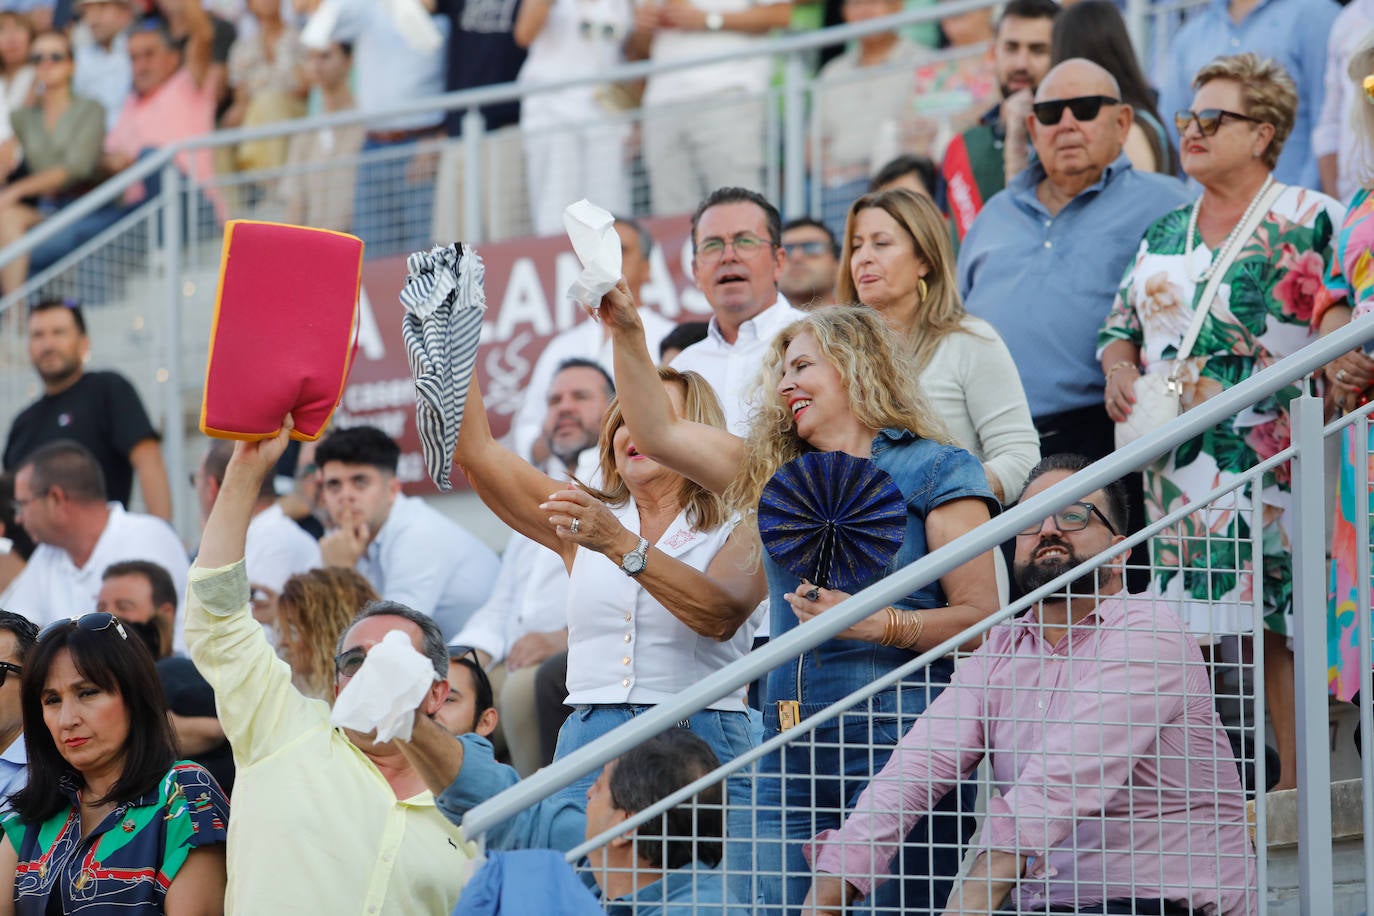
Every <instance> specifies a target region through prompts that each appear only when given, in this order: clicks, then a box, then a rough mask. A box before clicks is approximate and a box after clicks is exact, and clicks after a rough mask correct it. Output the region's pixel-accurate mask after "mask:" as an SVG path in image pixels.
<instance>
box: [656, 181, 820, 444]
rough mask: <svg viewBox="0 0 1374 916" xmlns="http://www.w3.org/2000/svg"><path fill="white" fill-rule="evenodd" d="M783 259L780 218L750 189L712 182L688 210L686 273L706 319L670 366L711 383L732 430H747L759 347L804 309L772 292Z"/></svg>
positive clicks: (740, 432) (775, 289)
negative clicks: (706, 306) (702, 334)
mask: <svg viewBox="0 0 1374 916" xmlns="http://www.w3.org/2000/svg"><path fill="white" fill-rule="evenodd" d="M786 266H787V255H786V253H785V252H784V251H783V248H782V217H781V216H779V215H778V210H777V208H776V207H774V206H773V205H772V204H771V203H769V202H768V199H767V198H765V197H764V196H763V195H762V194H759V193H758V192H757V191H750V190H747V189H745V188H718V189H716V190H715V191H712V192H711V193H710V194H709V195H707V197H706V199H705V200H703V201H702V202H701V204H700V205H699V206H698V207H697V210H696V213H694V214H692V278H693V279H694V280H695V281H696V284H697V289H699V290H701V292H702V294H703V295H704V296H705V297H706V301H707V302H708V303H710V305H711V312H712V318H711V321H710V325H709V327H708V329H707V332H706V339H705V340H703V341H701V343H696V344H693V345H692V346H690V347H688V348H687V349H685V350H683V351H682V352H681V353H679V354H678V355H677V358H676V359H674V360H673V368H674V369H677V370H678V371H679V372H689V371H690V372H696V373H698V374H699V375H701V376H702V377H703V378H705V379H706V381H708V382H710V383H711V387H712V388H714V389H715V390H716V395H717V396H718V397H719V398H720V404H721V407H723V408H724V409H725V422H726V425H727V426H728V427H729V429H730V432H732V433H734V434H735V435H737V436H743V435H746V434H747V433H748V431H749V429H748V427H749V392H750V389H751V387H752V385H753V382H754V375H755V374H756V373H757V372H758V369H759V364H760V362H761V361H762V359H763V354H764V351H766V350H767V349H768V346H769V344H771V343H772V342H773V338H774V337H776V336H777V334H778V332H779V331H781V330H782V329H783V328H785V327H787V326H788V325H789V324H791V323H792V322H793V321H796V320H797V319H799V318H802V317H804V316H805V314H806V313H805V312H802V311H800V310H798V309H796V308H793V307H792V306H791V305H790V304H789V303H788V301H787V299H785V298H784V297H783V295H782V294H781V293H780V292H779V291H778V280H779V278H781V276H782V272H783V268H785V267H786Z"/></svg>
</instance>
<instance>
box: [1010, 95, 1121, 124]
mask: <svg viewBox="0 0 1374 916" xmlns="http://www.w3.org/2000/svg"><path fill="white" fill-rule="evenodd" d="M1120 104H1121V100H1120V99H1114V98H1112V97H1111V96H1109V95H1080V96H1075V97H1074V98H1071V99H1051V100H1049V101H1048V102H1036V103H1035V104H1034V105H1032V106H1031V111H1033V112H1035V120H1037V121H1039V122H1040V123H1041V124H1043V125H1045V126H1046V127H1053V126H1054V125H1056V124H1058V123H1059V120H1060V119H1061V118H1063V117H1064V109H1065V108H1067V109H1068V110H1069V111H1071V112H1073V119H1074V120H1075V121H1091V120H1093V119H1094V118H1096V117H1097V116H1098V114H1099V113H1101V111H1102V106H1103V105H1120Z"/></svg>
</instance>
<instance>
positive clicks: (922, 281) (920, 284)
mask: <svg viewBox="0 0 1374 916" xmlns="http://www.w3.org/2000/svg"><path fill="white" fill-rule="evenodd" d="M929 292H930V287H929V286H927V285H926V278H925V277H917V278H916V295H917V296H918V297H919V298H920V300H921V301H922V302H924V301H926V294H927V293H929Z"/></svg>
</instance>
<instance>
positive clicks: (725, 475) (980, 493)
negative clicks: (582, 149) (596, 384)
mask: <svg viewBox="0 0 1374 916" xmlns="http://www.w3.org/2000/svg"><path fill="white" fill-rule="evenodd" d="M600 312H601V318H602V321H603V322H604V323H605V324H606V326H607V327H609V328H610V329H611V337H612V341H613V344H614V349H615V370H616V379H617V389H618V391H619V392H620V401H621V409H622V410H623V411H624V414H625V418H626V423H627V424H628V427H629V430H630V433H631V435H632V436H633V437H634V442H635V447H636V448H637V449H639V450H641V451H642V452H644V453H646V454H648V455H649V456H650V457H652V458H653V459H654V460H655V461H658V462H660V463H662V464H664V465H666V466H667V467H669V468H672V469H673V470H675V471H677V472H678V473H680V474H682V475H683V476H685V477H687V478H689V479H691V480H695V481H697V482H698V483H700V484H701V485H702V486H705V487H707V488H708V489H710V490H713V491H715V492H717V493H721V494H723V496H724V498H725V502H726V505H727V506H728V507H729V508H730V509H731V510H733V511H736V512H739V513H741V514H742V515H743V516H744V517H745V518H748V519H752V520H753V522H754V523H756V522H757V516H756V508H757V506H758V502H759V496H760V494H761V493H762V491H763V488H764V485H765V484H767V483H768V481H769V480H770V479H771V478H772V476H773V474H774V473H775V472H776V471H777V470H778V469H779V468H780V467H781V466H782V465H783V464H785V463H787V462H788V461H790V460H792V459H794V458H797V457H799V456H801V455H803V454H805V453H808V452H815V451H823V452H832V451H842V452H845V453H848V454H850V455H854V456H856V457H861V458H871V459H872V461H873V463H874V464H875V465H877V466H878V467H879V468H881V469H882V470H884V471H886V472H887V473H888V474H889V475H891V477H892V479H893V481H894V482H895V483H896V485H897V487H898V489H900V490H901V492H902V496H903V497H904V499H905V502H906V505H907V519H906V531H905V536H904V539H903V542H902V546H901V549H900V550H899V552H898V554H897V556H896V558H895V559H894V560H893V562H892V563H891V564H889V566H888V567H887V568H886V569H885V570H884V571H883V572H882V573H881V574H879V575H880V576H886V575H890V574H891V573H893V572H895V571H896V570H898V569H900V568H901V567H903V566H907V565H909V564H911V563H913V562H915V561H916V560H919V559H920V558H921V557H923V556H925V555H926V553H927V552H928V551H929V550H934V549H936V548H938V547H940V546H942V545H944V544H946V543H948V542H950V541H952V540H954V539H955V538H957V537H959V536H961V535H963V534H965V533H967V532H969V531H971V530H973V529H974V528H975V527H977V526H978V525H980V524H982V523H983V522H985V521H987V520H988V518H989V517H990V513H991V512H994V511H997V508H998V504H997V500H996V498H995V497H994V496H993V494H992V491H991V489H990V488H989V487H988V483H987V478H986V476H985V475H984V472H983V467H982V465H981V464H980V463H979V462H978V460H977V459H976V458H974V457H973V456H972V455H970V454H969V453H968V452H966V451H964V450H963V449H961V448H958V447H956V446H953V445H950V444H948V442H949V440H948V434H947V433H946V431H945V427H944V424H943V423H941V422H940V420H939V418H938V417H937V416H936V414H935V413H934V412H933V411H932V410H931V408H930V407H929V405H928V404H927V403H926V401H925V400H924V398H923V397H922V396H921V393H920V386H919V383H918V381H917V376H916V372H915V369H914V366H913V361H912V360H911V358H910V356H909V353H908V352H907V348H906V346H905V345H904V344H903V342H902V341H900V340H899V339H898V338H897V337H896V336H895V335H894V334H893V333H892V332H891V331H890V330H889V329H888V327H887V325H886V324H885V323H884V322H883V319H882V318H881V317H880V316H879V315H878V314H877V313H876V312H875V311H874V310H872V309H869V308H866V307H863V306H835V307H830V308H824V309H819V310H817V311H815V312H812V313H810V314H808V315H807V316H806V317H805V318H803V319H801V320H799V321H797V322H795V323H793V324H792V325H790V326H789V327H787V328H786V329H784V330H783V332H782V333H781V334H779V335H778V337H777V338H776V340H775V341H774V342H773V344H772V346H771V347H770V348H769V350H768V352H767V355H766V357H765V359H764V365H763V368H762V370H761V373H760V384H759V389H758V390H757V392H756V394H755V408H754V413H753V416H752V421H751V426H750V431H749V437H748V438H747V439H741V438H739V437H737V436H732V435H730V434H729V433H727V432H725V431H724V430H720V429H711V428H707V427H704V426H702V425H700V424H695V423H691V422H689V421H687V420H684V419H683V418H682V417H680V416H678V415H676V414H675V413H674V412H673V411H672V409H671V405H670V404H669V403H668V401H667V399H666V398H664V397H662V396H660V395H659V394H658V392H657V390H655V389H656V387H657V386H654V385H652V384H651V382H652V379H653V378H654V371H655V370H654V366H653V360H652V357H651V356H650V355H649V352H648V349H647V347H646V345H645V342H644V336H643V330H642V327H641V326H640V324H639V318H638V315H637V312H636V310H635V308H634V303H633V301H632V300H631V298H630V296H629V294H628V290H627V289H626V288H625V287H624V285H623V283H622V285H621V286H619V287H617V289H616V290H614V291H612V292H611V293H610V294H609V295H608V296H607V297H606V299H604V300H602V304H601V309H600ZM621 373H624V374H623V375H622V374H621ZM762 564H763V567H764V570H765V572H766V573H767V577H768V597H769V611H770V618H771V624H772V635H773V636H774V637H775V638H776V637H778V636H780V635H782V634H783V633H785V632H787V631H788V630H791V629H793V628H794V627H796V626H797V625H798V624H799V623H802V622H805V621H806V620H810V619H811V618H813V617H815V616H816V615H818V614H820V613H822V612H824V611H825V610H826V609H828V608H830V607H832V606H833V605H835V604H837V603H839V602H840V601H842V600H844V599H845V598H846V597H848V596H847V595H846V594H844V593H843V592H839V591H832V590H830V589H825V588H819V587H817V586H814V585H813V584H812V583H809V582H807V581H806V580H800V581H799V580H798V579H797V577H796V576H794V575H791V574H789V573H788V572H786V571H785V570H784V569H783V568H782V567H781V566H780V565H779V564H777V563H776V562H774V561H773V560H772V558H771V557H769V556H768V555H767V554H766V553H764V554H763V556H762ZM874 578H875V581H876V579H877V578H878V577H877V576H875V577H874ZM998 604H999V602H998V598H997V590H996V585H995V579H994V575H993V560H992V556H991V555H990V554H986V555H984V556H981V557H979V558H977V559H975V560H971V561H969V562H968V563H966V564H964V565H963V566H960V567H959V568H957V569H955V570H953V571H951V572H950V573H948V574H947V575H945V576H944V577H942V578H941V579H940V580H939V581H938V582H933V583H931V584H930V585H927V586H926V587H924V588H922V589H919V590H918V591H916V592H913V593H912V594H910V595H908V596H906V597H905V598H903V599H902V600H900V601H899V602H897V604H896V605H895V606H894V607H893V608H892V609H891V610H889V609H887V608H884V609H882V610H880V611H879V612H877V613H876V614H874V615H872V616H871V617H869V618H867V619H865V620H863V621H861V622H860V623H858V624H857V625H855V626H854V627H852V628H851V629H849V630H846V631H844V632H842V633H841V634H840V636H839V637H838V638H836V639H833V640H830V641H829V642H826V643H824V644H822V645H821V646H820V647H819V648H818V649H817V650H816V651H815V652H808V653H806V654H805V656H803V657H802V658H799V659H796V660H793V661H791V662H789V663H788V664H786V665H783V666H782V667H780V668H778V669H776V670H774V671H772V672H770V673H769V674H768V676H767V679H766V681H765V687H764V699H765V702H764V704H763V707H764V708H763V715H764V738H765V740H767V739H768V738H770V737H772V736H774V735H777V734H778V733H780V732H781V731H782V730H783V728H785V727H788V726H789V725H790V724H795V722H794V721H789V720H791V719H792V718H793V717H799V718H805V717H807V716H809V715H811V714H812V713H815V712H818V711H819V710H821V709H823V708H824V707H826V706H827V705H829V704H830V703H832V702H834V701H836V700H839V699H841V698H842V697H845V696H847V695H848V694H850V693H852V692H853V691H854V690H856V689H858V688H860V687H863V686H866V685H867V684H869V683H871V682H872V681H873V679H874V678H876V677H880V676H881V675H883V674H885V673H887V672H889V671H892V670H893V669H895V668H897V667H898V666H900V665H902V664H904V663H906V662H908V661H910V660H911V659H912V657H913V655H914V654H916V653H920V652H923V651H925V650H927V649H930V648H932V647H933V646H936V645H938V644H940V643H941V642H943V641H944V640H946V639H948V638H950V637H952V636H955V635H957V634H959V633H960V632H962V631H963V630H964V629H966V628H967V627H968V626H970V625H971V624H973V623H976V622H977V621H979V620H982V619H983V618H985V617H986V616H987V615H988V614H990V613H992V612H993V611H994V610H996V608H997V607H998ZM894 625H895V626H894ZM952 672H953V663H952V661H951V660H950V659H942V660H940V661H937V662H935V663H934V664H932V665H930V666H929V667H927V668H926V669H924V670H923V671H918V672H916V673H915V674H913V675H911V676H910V677H909V678H908V679H907V680H906V681H904V682H903V684H902V686H901V688H896V687H893V688H888V689H886V690H884V691H882V692H880V693H879V694H877V695H876V696H874V697H873V698H872V699H871V700H870V701H869V705H868V707H867V708H866V709H861V710H856V712H859V713H861V714H864V715H862V716H861V718H862V720H863V722H864V725H863V726H862V727H856V726H855V724H854V722H853V719H857V718H860V716H856V717H851V721H850V723H849V728H848V729H844V730H842V726H841V723H840V722H839V721H833V722H829V723H827V724H825V725H822V726H820V727H819V728H817V729H816V730H815V731H813V732H811V733H810V734H809V735H806V736H804V737H802V738H800V739H798V740H797V741H794V742H792V743H791V744H789V745H788V746H787V748H786V749H785V750H783V751H781V752H774V753H772V754H770V755H769V756H767V757H765V758H764V759H763V760H762V761H761V763H760V770H759V777H758V779H757V780H756V783H755V793H756V804H757V808H758V810H757V814H756V821H755V823H756V828H755V829H756V833H755V868H756V873H757V874H758V876H759V882H760V885H759V886H760V891H761V895H762V898H763V900H764V902H765V903H767V904H768V905H770V906H777V905H781V906H783V907H784V908H785V910H786V911H788V912H791V911H795V910H796V909H797V908H799V907H800V906H801V904H802V901H803V899H804V898H805V896H806V891H807V886H808V883H809V866H808V865H807V863H806V860H805V859H804V858H803V856H802V844H803V843H804V842H805V841H807V840H809V839H811V837H812V835H813V834H815V833H816V832H817V831H819V830H823V829H825V828H826V827H831V826H838V825H839V823H840V821H841V818H842V817H843V814H844V812H845V811H846V810H848V809H849V807H850V806H851V805H852V803H853V801H854V800H855V798H856V797H857V796H858V794H859V792H860V791H862V789H863V788H864V785H865V784H866V783H867V780H868V778H869V777H870V776H871V775H872V774H873V773H874V772H876V771H877V770H878V769H880V768H881V767H882V765H883V763H884V762H885V761H886V757H887V754H888V753H890V749H891V748H892V747H893V746H894V745H895V744H896V742H897V740H898V739H899V738H900V736H901V735H902V733H903V732H904V731H905V729H906V728H907V727H909V726H910V724H911V723H912V721H914V717H915V716H916V715H918V714H919V713H920V712H921V711H922V710H923V709H924V708H925V705H926V703H928V702H929V700H930V699H932V698H934V697H935V696H936V695H937V694H938V693H939V692H940V690H941V689H942V688H943V687H944V686H945V685H946V684H947V683H948V682H949V677H950V675H951V673H952ZM798 721H799V719H798ZM972 788H973V787H971V786H970V787H965V788H964V789H961V791H960V792H958V793H954V792H952V793H950V794H949V795H947V796H946V797H945V799H944V800H943V801H942V802H941V803H940V805H939V806H938V807H937V808H936V811H937V812H938V813H937V815H936V816H935V817H933V818H932V819H931V820H930V821H929V822H927V821H923V822H921V824H919V825H918V826H917V827H916V829H915V830H914V831H913V832H912V834H911V835H909V836H908V837H907V842H906V843H905V844H903V851H902V856H901V861H900V863H899V868H898V869H897V870H896V872H895V873H896V875H897V876H898V877H899V880H894V881H890V882H888V883H887V884H886V885H884V886H883V887H882V888H880V889H879V890H878V891H877V892H876V893H875V894H874V902H875V903H876V904H877V905H878V906H880V907H881V906H900V907H902V908H904V909H905V910H908V911H911V912H924V911H925V910H926V909H928V908H930V907H932V906H939V905H942V904H943V902H944V901H945V899H946V897H947V896H948V895H949V892H950V889H951V880H952V878H953V876H954V875H955V874H956V873H957V871H958V867H959V849H960V847H961V846H962V844H963V843H965V842H967V840H968V838H969V830H970V825H969V823H968V821H969V820H970V818H967V817H962V816H961V815H962V814H971V813H972V810H973V791H972ZM784 809H788V810H790V811H805V812H807V814H806V816H804V817H798V816H795V815H794V816H792V817H790V818H785V817H784V815H783V811H784Z"/></svg>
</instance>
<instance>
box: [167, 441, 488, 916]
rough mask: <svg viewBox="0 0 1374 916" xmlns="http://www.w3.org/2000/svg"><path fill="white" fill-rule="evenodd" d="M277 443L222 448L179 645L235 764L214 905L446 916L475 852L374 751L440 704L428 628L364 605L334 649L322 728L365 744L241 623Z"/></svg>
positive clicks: (404, 614)
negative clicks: (260, 501) (333, 694)
mask: <svg viewBox="0 0 1374 916" xmlns="http://www.w3.org/2000/svg"><path fill="white" fill-rule="evenodd" d="M288 434H289V423H288V427H287V429H283V430H282V431H281V432H280V433H279V434H278V435H277V436H275V437H274V438H272V439H265V440H262V441H260V442H239V443H237V444H236V445H235V447H234V455H233V457H232V458H231V459H230V461H229V466H228V467H227V468H226V470H225V474H224V483H223V486H222V488H221V490H220V493H219V498H218V499H217V500H216V501H215V505H214V508H213V509H212V510H211V512H210V517H209V519H208V520H207V522H206V525H205V534H204V536H203V537H202V539H201V543H200V554H199V556H198V557H197V559H196V564H195V566H194V567H192V569H191V574H190V587H189V589H188V595H187V603H186V641H187V643H188V645H189V646H190V649H191V657H192V659H194V661H195V663H196V666H197V667H198V668H199V669H200V671H201V673H202V674H204V675H205V679H206V680H208V681H209V682H210V684H211V685H212V686H213V687H214V688H215V695H216V698H217V700H218V705H219V713H220V723H221V725H223V727H224V732H225V734H226V735H227V736H228V738H229V741H230V744H231V745H232V746H233V749H234V760H235V763H236V764H237V766H238V781H237V784H236V786H235V790H234V818H233V820H232V821H231V822H230V825H229V850H228V866H229V884H228V892H227V896H226V898H225V909H226V911H227V912H231V913H235V912H236V913H287V912H300V913H367V914H374V913H375V914H396V916H411V914H429V913H434V914H447V913H449V911H450V910H451V909H452V908H453V905H454V904H455V903H456V902H457V899H458V895H459V892H460V891H461V888H462V883H463V881H464V876H465V874H466V871H467V869H466V866H467V864H468V862H469V861H470V859H471V858H472V857H473V856H474V855H475V852H476V851H475V848H474V847H473V846H472V845H471V844H469V843H466V842H464V841H463V839H462V835H461V833H460V832H459V829H458V827H457V826H455V825H453V824H451V823H450V822H449V821H448V820H446V819H445V818H444V816H443V815H442V814H440V813H439V810H438V809H437V808H436V807H435V804H434V797H433V796H432V795H431V794H430V792H429V791H428V790H427V789H426V788H425V784H424V780H423V778H422V776H421V774H419V773H418V772H416V770H414V769H413V768H412V767H411V765H410V763H409V762H408V761H407V758H406V757H405V756H404V755H403V754H402V753H401V751H400V750H399V748H398V741H397V740H379V737H380V738H384V739H385V738H392V737H393V736H394V737H396V738H397V739H408V738H410V729H411V728H412V727H413V726H414V724H415V722H416V721H417V720H421V721H424V722H425V723H427V724H433V723H432V720H431V717H432V716H433V715H434V713H436V712H437V711H438V710H439V709H440V708H441V707H442V706H443V704H444V699H445V697H446V695H447V694H448V690H449V686H448V682H447V680H446V679H445V678H446V676H447V671H448V652H447V650H446V648H445V646H444V641H443V638H442V636H441V635H440V633H439V631H438V628H437V627H436V626H435V625H434V623H433V621H432V620H430V619H429V618H428V617H426V616H425V615H423V614H419V613H417V612H415V611H413V610H411V609H409V608H406V607H404V606H402V605H398V604H394V603H386V602H374V603H372V604H369V605H368V606H367V607H365V608H364V609H363V610H362V612H361V613H360V614H359V615H358V617H357V618H356V619H355V620H354V622H353V623H352V625H350V626H349V628H348V629H347V630H346V631H345V632H344V634H343V636H342V637H341V639H340V640H339V650H338V651H339V654H338V656H337V658H336V659H335V664H336V674H335V677H336V686H335V689H336V691H337V692H338V694H339V696H338V699H337V701H336V703H335V707H334V717H335V720H339V719H341V718H342V719H344V720H346V721H347V722H348V724H350V725H361V724H362V723H363V722H366V721H370V722H371V723H373V725H375V726H376V727H377V732H378V733H379V734H374V733H373V731H372V727H368V728H367V730H366V731H364V730H358V729H354V728H345V727H335V725H334V724H333V723H332V722H331V714H330V709H329V707H328V706H327V705H326V704H325V703H323V702H321V701H320V700H313V699H308V698H306V697H305V696H304V695H302V694H301V693H300V692H299V691H297V690H296V689H295V687H293V686H292V684H291V669H290V668H289V667H288V666H287V664H286V663H285V662H284V661H282V660H281V659H279V658H278V657H277V655H276V653H275V652H274V651H273V649H272V647H271V646H269V645H268V644H267V638H266V637H265V636H264V635H263V631H262V627H260V626H259V625H258V623H257V622H256V621H255V620H254V619H253V614H252V607H251V606H250V603H249V588H248V577H247V574H246V573H245V572H244V564H243V554H244V539H245V536H246V532H247V530H248V523H249V521H250V520H251V519H252V515H253V505H254V502H255V500H256V499H257V495H258V491H259V489H260V487H261V484H262V480H263V478H264V477H265V476H266V475H268V474H270V473H272V468H273V466H274V465H275V464H276V462H277V459H278V458H279V457H280V456H281V453H282V451H283V450H284V449H285V448H286V443H287V438H288ZM379 682H381V683H379ZM350 685H351V686H352V687H353V688H354V689H352V690H350V689H349V688H350ZM397 726H399V727H397ZM284 838H290V841H291V846H292V852H291V854H290V855H283V853H282V841H283V839H284Z"/></svg>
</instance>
